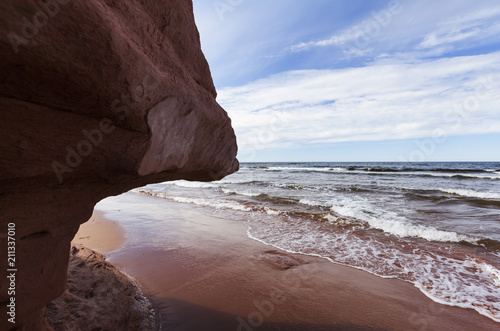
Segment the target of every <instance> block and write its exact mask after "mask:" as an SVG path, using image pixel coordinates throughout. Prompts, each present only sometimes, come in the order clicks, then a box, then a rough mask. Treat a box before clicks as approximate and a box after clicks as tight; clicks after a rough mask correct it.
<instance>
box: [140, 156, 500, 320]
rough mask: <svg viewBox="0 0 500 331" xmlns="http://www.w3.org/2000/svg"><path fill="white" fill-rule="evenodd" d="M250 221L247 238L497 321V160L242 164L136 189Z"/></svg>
mask: <svg viewBox="0 0 500 331" xmlns="http://www.w3.org/2000/svg"><path fill="white" fill-rule="evenodd" d="M133 192H134V193H135V194H141V195H151V196H155V197H159V198H163V199H169V200H172V201H176V202H179V203H181V204H189V205H196V206H198V208H203V209H204V211H205V212H206V213H209V214H213V215H216V216H217V217H223V218H225V219H230V220H234V221H235V222H244V223H245V224H246V225H247V227H248V232H247V234H248V236H249V237H250V238H252V239H254V240H258V241H261V242H263V243H265V244H268V245H272V246H274V247H276V248H279V249H281V250H285V251H288V252H292V253H302V254H307V255H312V256H319V257H323V258H325V259H328V260H330V261H331V262H333V263H339V264H342V265H346V266H350V267H354V268H358V269H362V270H365V271H367V272H369V273H372V274H374V275H377V276H379V277H383V278H397V279H401V280H404V281H407V282H410V283H412V284H414V285H415V286H416V287H417V288H419V289H420V290H421V291H422V292H423V293H424V294H425V295H426V296H428V297H429V298H430V299H432V300H433V301H436V302H438V303H441V304H445V305H450V306H458V307H463V308H471V309H475V310H476V311H477V312H478V313H480V314H482V315H485V316H487V317H489V318H491V319H493V320H495V321H497V322H500V163H478V162H475V163H461V162H460V163H459V162H455V163H346V162H333V163H243V164H241V167H240V171H239V172H237V173H235V174H233V175H230V176H228V177H226V178H224V179H223V180H221V181H218V182H207V183H201V182H188V181H174V182H166V183H160V184H153V185H148V186H146V187H143V188H139V189H135V190H133Z"/></svg>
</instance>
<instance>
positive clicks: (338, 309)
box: [87, 200, 500, 331]
mask: <svg viewBox="0 0 500 331" xmlns="http://www.w3.org/2000/svg"><path fill="white" fill-rule="evenodd" d="M162 203H167V202H165V200H163V201H162ZM169 203H170V202H169ZM171 204H172V215H171V217H170V219H168V222H166V224H167V225H166V226H167V227H168V228H167V229H165V233H167V235H166V238H165V247H164V248H162V249H158V250H151V249H144V250H138V249H134V250H123V251H118V252H115V253H113V254H111V257H110V262H112V263H113V264H115V265H116V266H117V267H118V268H119V269H120V270H122V271H125V272H127V273H128V274H130V275H132V276H133V277H135V278H136V280H137V281H138V283H139V284H140V285H141V287H142V288H143V291H144V292H145V294H146V295H148V296H149V297H150V299H151V300H152V301H153V303H154V305H155V306H156V307H157V312H159V317H158V322H160V323H161V324H162V329H163V330H222V331H223V330H244V331H249V330H454V331H456V330H498V329H500V325H499V324H498V323H496V322H494V321H492V320H490V319H488V318H486V317H484V316H481V315H479V314H478V313H477V312H475V311H473V310H471V309H462V308H457V307H448V306H443V305H440V304H437V303H435V302H433V301H431V300H430V299H428V298H427V297H426V296H425V295H424V294H422V293H421V292H420V291H419V290H418V289H417V288H415V287H414V286H413V285H412V284H410V283H406V282H403V281H400V280H394V279H382V278H380V277H377V276H374V275H371V274H369V273H367V272H364V271H361V270H357V269H353V268H350V267H345V266H341V265H338V264H334V263H331V262H329V261H327V260H325V259H322V258H316V257H311V256H305V255H299V254H289V253H286V252H282V251H279V250H276V249H274V248H273V247H271V246H267V245H265V244H262V243H260V242H257V241H254V240H252V239H249V238H248V237H247V235H246V230H247V229H246V226H245V225H244V224H242V223H237V222H233V221H229V220H224V219H216V218H213V217H209V216H206V215H204V214H203V213H202V210H201V209H198V208H195V207H193V208H192V209H189V212H186V209H187V208H191V207H190V206H186V205H178V204H175V203H173V202H172V203H171ZM179 206H182V207H181V208H183V210H182V211H179V209H180V207H179ZM111 224H113V223H110V224H109V225H111ZM108 229H110V228H109V227H108ZM99 231H101V232H103V231H104V228H100V229H99ZM169 233H171V235H170V237H169V235H168V234H169ZM179 234H181V235H179ZM90 236H91V238H92V237H93V235H92V234H91V235H90ZM99 238H105V236H100V237H99ZM94 239H95V241H93V243H95V244H96V245H94V246H92V245H89V243H90V242H88V243H87V245H89V246H90V248H96V247H98V245H97V244H98V243H97V241H99V240H97V236H96V237H94ZM103 240H104V239H103ZM102 244H103V243H101V245H102ZM100 247H102V246H100Z"/></svg>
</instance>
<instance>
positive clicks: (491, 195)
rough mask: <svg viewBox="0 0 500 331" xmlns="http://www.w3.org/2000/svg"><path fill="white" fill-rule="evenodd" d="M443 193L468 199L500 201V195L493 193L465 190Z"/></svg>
mask: <svg viewBox="0 0 500 331" xmlns="http://www.w3.org/2000/svg"><path fill="white" fill-rule="evenodd" d="M440 191H441V192H444V193H449V194H454V195H459V196H462V197H467V198H479V199H491V200H500V193H493V192H478V191H473V190H463V189H440Z"/></svg>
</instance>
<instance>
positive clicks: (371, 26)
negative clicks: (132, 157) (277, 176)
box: [193, 0, 500, 162]
mask: <svg viewBox="0 0 500 331" xmlns="http://www.w3.org/2000/svg"><path fill="white" fill-rule="evenodd" d="M193 3H194V12H195V20H196V24H197V26H198V29H199V32H200V38H201V43H202V50H203V52H204V54H205V56H206V58H207V60H208V63H209V65H210V69H211V72H212V77H213V79H214V84H215V87H216V88H217V92H218V97H217V101H218V102H219V104H220V105H221V106H222V107H223V108H224V109H225V110H226V111H227V112H228V114H229V116H230V118H231V120H232V124H233V127H234V129H235V132H236V136H237V141H238V147H239V152H238V158H239V160H240V161H242V162H276V161H281V162H292V161H295V162H306V161H310V162H328V161H332V162H333V161H379V162H381V161H401V162H413V161H416V162H419V161H500V1H498V0H493V1H488V0H476V1H470V0H440V1H435V0H419V1H405V0H393V1H379V0H371V1H369V0H337V1H334V0H329V1H327V0H315V1H305V0H301V1H299V0H273V1H264V0H220V1H219V0H216V1H212V0H194V1H193Z"/></svg>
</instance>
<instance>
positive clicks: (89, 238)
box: [72, 210, 126, 253]
mask: <svg viewBox="0 0 500 331" xmlns="http://www.w3.org/2000/svg"><path fill="white" fill-rule="evenodd" d="M125 240H126V238H125V229H124V228H123V227H122V226H121V225H120V223H119V222H117V221H114V220H110V219H108V218H106V217H104V215H103V213H102V212H100V211H98V210H94V213H93V214H92V217H91V218H90V219H89V220H88V221H87V222H86V223H83V224H82V225H80V229H79V230H78V232H77V233H76V235H75V238H74V239H73V241H72V242H73V243H75V244H80V245H83V246H85V247H88V248H91V249H93V250H95V251H97V252H99V253H109V252H111V251H113V250H115V249H118V248H119V247H120V246H121V245H123V243H125Z"/></svg>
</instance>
